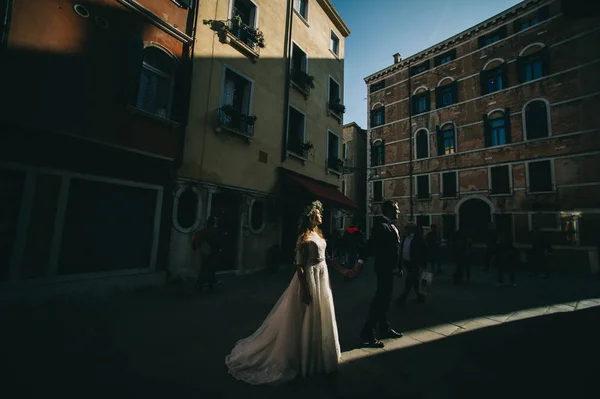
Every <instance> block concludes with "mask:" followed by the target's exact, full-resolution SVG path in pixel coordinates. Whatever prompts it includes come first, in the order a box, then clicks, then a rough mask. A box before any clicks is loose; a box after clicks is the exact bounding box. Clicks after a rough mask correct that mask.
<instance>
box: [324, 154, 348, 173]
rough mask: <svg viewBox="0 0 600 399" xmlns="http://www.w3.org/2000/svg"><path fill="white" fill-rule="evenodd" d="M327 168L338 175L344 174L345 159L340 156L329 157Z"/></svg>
mask: <svg viewBox="0 0 600 399" xmlns="http://www.w3.org/2000/svg"><path fill="white" fill-rule="evenodd" d="M326 162H327V170H328V171H331V172H334V173H336V174H338V175H342V174H344V171H345V168H344V166H345V163H344V160H343V159H340V158H327V161H326Z"/></svg>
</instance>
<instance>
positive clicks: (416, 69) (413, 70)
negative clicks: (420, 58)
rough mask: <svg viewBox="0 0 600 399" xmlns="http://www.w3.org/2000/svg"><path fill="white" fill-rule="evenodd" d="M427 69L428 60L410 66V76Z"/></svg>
mask: <svg viewBox="0 0 600 399" xmlns="http://www.w3.org/2000/svg"><path fill="white" fill-rule="evenodd" d="M428 70H429V60H427V61H425V62H423V63H422V64H419V65H415V66H412V67H410V76H413V75H418V74H419V73H423V72H425V71H428Z"/></svg>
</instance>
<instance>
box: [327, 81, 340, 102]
mask: <svg viewBox="0 0 600 399" xmlns="http://www.w3.org/2000/svg"><path fill="white" fill-rule="evenodd" d="M327 76H329V79H327V100H328V102H331V81H332V80H333V81H334V82H335V84H337V85H338V89H339V93H340V98H339V100H340V103H342V104H343V98H344V95H343V93H342V85H341V84H340V82H338V81H337V80H335V79H334V78H333V76H331V75H327Z"/></svg>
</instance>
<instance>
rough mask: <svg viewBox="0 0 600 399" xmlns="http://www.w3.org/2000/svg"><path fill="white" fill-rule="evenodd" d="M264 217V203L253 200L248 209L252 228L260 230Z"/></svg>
mask: <svg viewBox="0 0 600 399" xmlns="http://www.w3.org/2000/svg"><path fill="white" fill-rule="evenodd" d="M264 219H265V204H264V202H262V201H254V202H253V203H252V209H251V210H250V226H251V227H252V230H255V231H256V230H260V229H261V228H262V227H263V224H264Z"/></svg>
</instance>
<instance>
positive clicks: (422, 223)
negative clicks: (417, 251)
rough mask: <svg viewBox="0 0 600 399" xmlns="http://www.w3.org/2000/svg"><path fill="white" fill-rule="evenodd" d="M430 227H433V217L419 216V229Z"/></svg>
mask: <svg viewBox="0 0 600 399" xmlns="http://www.w3.org/2000/svg"><path fill="white" fill-rule="evenodd" d="M429 226H431V216H429V215H417V227H429Z"/></svg>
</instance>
